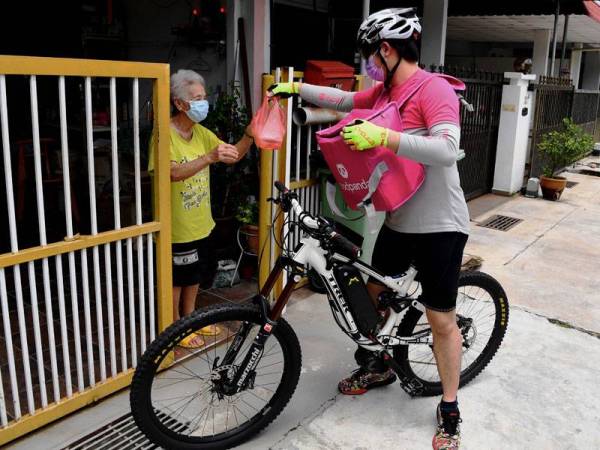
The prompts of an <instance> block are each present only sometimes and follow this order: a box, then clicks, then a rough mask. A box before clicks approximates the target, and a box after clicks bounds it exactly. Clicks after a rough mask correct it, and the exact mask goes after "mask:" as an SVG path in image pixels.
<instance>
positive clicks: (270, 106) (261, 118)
mask: <svg viewBox="0 0 600 450" xmlns="http://www.w3.org/2000/svg"><path fill="white" fill-rule="evenodd" d="M250 128H251V129H252V135H253V136H254V142H255V143H256V146H257V147H259V148H262V149H267V150H275V149H278V148H280V147H281V145H282V144H283V138H284V137H285V131H286V117H285V111H284V109H283V107H282V106H281V105H280V104H279V99H278V98H277V97H267V96H266V95H265V98H264V99H263V102H262V105H260V108H259V109H258V111H257V112H256V115H255V116H254V119H252V123H251V124H250Z"/></svg>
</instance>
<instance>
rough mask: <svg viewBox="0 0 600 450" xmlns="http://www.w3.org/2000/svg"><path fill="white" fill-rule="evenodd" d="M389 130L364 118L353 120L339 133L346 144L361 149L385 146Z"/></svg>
mask: <svg viewBox="0 0 600 450" xmlns="http://www.w3.org/2000/svg"><path fill="white" fill-rule="evenodd" d="M389 131H390V130H388V129H387V128H384V127H380V126H378V125H375V124H372V123H371V122H367V121H366V120H355V121H354V123H353V124H352V125H348V126H346V127H344V128H343V129H342V133H341V134H342V137H343V138H344V140H345V141H346V144H348V145H350V146H353V147H354V149H355V150H359V151H362V150H368V149H370V148H373V147H380V146H384V147H385V146H387V144H388V135H389Z"/></svg>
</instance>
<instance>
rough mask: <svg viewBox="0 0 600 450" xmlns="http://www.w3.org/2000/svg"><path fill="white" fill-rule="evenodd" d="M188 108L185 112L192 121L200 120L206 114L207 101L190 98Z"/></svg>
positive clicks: (204, 117)
mask: <svg viewBox="0 0 600 450" xmlns="http://www.w3.org/2000/svg"><path fill="white" fill-rule="evenodd" d="M189 104H190V109H188V110H187V111H186V112H185V113H186V114H187V116H188V117H189V118H190V119H191V120H193V121H194V122H196V123H198V122H202V121H203V120H204V119H206V116H207V115H208V101H206V100H192V101H191V102H189Z"/></svg>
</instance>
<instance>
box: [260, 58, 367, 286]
mask: <svg viewBox="0 0 600 450" xmlns="http://www.w3.org/2000/svg"><path fill="white" fill-rule="evenodd" d="M303 77H304V73H303V72H299V71H294V69H293V68H291V67H290V68H278V69H276V70H275V71H274V73H272V74H266V75H263V82H262V85H263V92H266V90H267V89H268V87H269V86H271V85H272V84H273V83H276V82H280V81H281V82H284V81H288V80H292V79H293V80H294V81H300V82H301V81H302V79H303ZM355 79H356V82H355V83H354V85H355V86H354V88H355V90H356V91H359V90H361V89H362V87H363V83H364V77H363V76H362V75H357V76H356V77H355ZM282 103H283V104H284V107H285V108H286V111H287V132H286V138H285V140H284V143H283V145H282V147H281V148H280V149H277V150H262V149H261V151H260V196H259V197H260V199H259V206H260V208H259V243H260V244H259V248H260V249H261V252H260V253H261V256H262V258H261V259H260V267H259V285H260V286H261V287H262V286H263V285H264V283H265V281H266V280H267V277H268V275H269V272H270V271H271V269H272V267H273V265H274V263H275V260H276V259H277V257H278V256H279V254H280V250H279V249H278V248H277V242H279V243H282V242H283V239H284V237H285V240H286V245H287V247H288V248H291V249H293V248H294V247H295V245H296V244H298V243H299V241H300V231H299V230H298V229H297V228H293V229H288V228H287V226H286V225H285V222H286V220H287V214H285V215H283V214H282V215H279V216H276V214H277V213H276V210H277V207H275V206H274V205H273V204H272V203H270V202H268V200H267V199H268V198H269V197H275V196H276V195H277V192H276V189H275V188H274V187H273V183H274V182H275V181H277V180H279V181H281V182H283V183H284V184H285V185H286V186H288V187H289V188H290V190H292V191H294V192H296V194H297V195H298V201H299V202H300V203H301V204H302V206H303V207H304V209H305V210H306V211H309V212H310V213H312V214H320V212H321V193H320V184H319V174H318V173H317V168H316V167H315V164H314V162H313V161H312V155H313V153H314V152H316V151H318V145H317V142H316V139H315V136H314V135H315V132H317V131H319V130H320V129H322V128H326V127H327V125H326V124H321V125H314V126H313V125H306V126H301V125H297V124H294V123H293V120H292V111H293V109H294V108H296V107H299V106H302V100H301V99H300V98H297V97H296V98H294V97H291V98H290V99H288V100H284V101H282ZM292 214H293V213H292ZM275 219H276V220H275ZM272 223H273V226H271V224H272ZM285 276H286V274H285V273H284V276H283V279H280V280H279V282H278V284H277V285H276V287H275V289H274V293H275V294H276V295H278V294H279V293H280V292H281V289H282V287H283V281H285Z"/></svg>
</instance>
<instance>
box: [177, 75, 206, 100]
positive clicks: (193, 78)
mask: <svg viewBox="0 0 600 450" xmlns="http://www.w3.org/2000/svg"><path fill="white" fill-rule="evenodd" d="M196 83H199V84H201V85H202V86H204V87H206V83H205V82H204V78H203V77H202V75H200V74H199V73H197V72H194V71H193V70H188V69H179V70H178V71H177V72H175V73H174V74H173V75H171V100H175V99H179V100H189V90H188V88H189V87H190V86H191V85H192V84H196Z"/></svg>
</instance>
